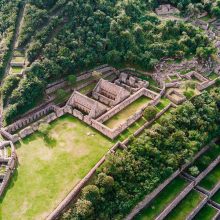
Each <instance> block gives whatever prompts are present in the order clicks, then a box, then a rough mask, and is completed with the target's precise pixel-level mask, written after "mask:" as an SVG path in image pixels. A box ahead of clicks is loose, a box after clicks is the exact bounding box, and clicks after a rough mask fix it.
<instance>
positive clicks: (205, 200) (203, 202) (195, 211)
mask: <svg viewBox="0 0 220 220" xmlns="http://www.w3.org/2000/svg"><path fill="white" fill-rule="evenodd" d="M208 200H209V197H207V196H205V198H204V199H203V200H202V201H201V202H200V203H199V204H198V205H197V206H196V208H194V209H193V211H192V212H191V213H190V214H189V215H188V216H187V218H186V220H192V219H193V218H194V217H195V216H196V214H197V213H198V212H199V211H200V210H201V209H202V208H203V206H204V205H205V204H206V203H207V202H208Z"/></svg>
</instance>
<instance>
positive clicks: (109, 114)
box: [97, 88, 158, 123]
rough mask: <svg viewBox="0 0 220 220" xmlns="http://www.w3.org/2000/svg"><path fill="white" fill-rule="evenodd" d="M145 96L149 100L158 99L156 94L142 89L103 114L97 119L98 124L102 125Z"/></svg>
mask: <svg viewBox="0 0 220 220" xmlns="http://www.w3.org/2000/svg"><path fill="white" fill-rule="evenodd" d="M143 95H144V96H147V97H149V98H151V99H156V98H157V97H158V94H157V93H155V92H153V91H150V90H148V89H145V88H142V89H140V90H139V91H137V92H136V93H134V94H133V95H131V96H130V97H129V98H127V99H126V100H124V101H123V102H121V103H120V104H118V105H116V106H115V107H113V108H112V109H111V110H109V111H108V112H107V113H105V114H103V115H102V116H101V117H99V118H98V119H97V121H98V122H100V123H103V122H105V121H107V120H108V119H109V118H111V117H112V116H113V115H115V114H117V113H118V112H120V111H121V110H122V109H124V108H125V107H127V106H128V105H130V104H131V103H132V102H134V101H135V100H137V99H138V98H140V97H141V96H143Z"/></svg>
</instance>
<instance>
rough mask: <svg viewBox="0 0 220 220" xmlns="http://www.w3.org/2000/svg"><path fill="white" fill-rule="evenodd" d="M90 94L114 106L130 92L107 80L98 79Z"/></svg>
mask: <svg viewBox="0 0 220 220" xmlns="http://www.w3.org/2000/svg"><path fill="white" fill-rule="evenodd" d="M92 96H93V97H94V98H95V99H96V100H98V101H100V102H102V103H104V104H105V105H108V106H115V105H117V104H119V103H120V102H122V101H123V100H125V99H126V98H128V97H129V96H130V92H128V91H127V90H126V89H124V88H122V87H121V86H117V85H116V84H114V83H111V82H109V81H107V80H104V79H100V80H99V82H98V83H97V85H96V87H95V88H94V90H93V93H92Z"/></svg>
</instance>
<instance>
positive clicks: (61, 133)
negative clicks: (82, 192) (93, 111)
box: [0, 115, 113, 220]
mask: <svg viewBox="0 0 220 220" xmlns="http://www.w3.org/2000/svg"><path fill="white" fill-rule="evenodd" d="M49 133H50V135H51V136H52V138H53V139H52V140H50V141H48V140H47V141H46V140H44V138H43V137H42V135H40V134H39V133H34V134H33V135H31V136H29V137H27V138H26V139H24V140H23V141H22V142H21V143H19V144H17V145H16V148H17V154H18V158H19V166H18V168H17V170H16V172H15V173H14V176H13V178H12V180H11V181H10V184H9V186H8V189H7V191H6V193H5V195H4V197H3V198H1V200H0V219H5V220H6V219H7V220H14V219H18V218H17V217H18V216H19V219H22V220H29V219H31V220H34V219H37V220H38V219H45V217H46V216H47V215H48V214H49V213H50V212H51V211H52V210H53V209H54V208H55V207H56V206H57V205H58V203H59V202H60V201H62V199H63V198H64V197H65V196H66V195H67V194H68V192H69V191H70V190H71V189H72V188H73V187H74V186H75V185H76V184H77V183H78V182H79V181H80V180H81V179H82V178H83V177H84V176H85V175H86V174H87V173H88V172H89V170H90V169H91V168H92V167H93V166H94V165H95V164H96V163H97V162H98V161H99V159H100V158H101V157H102V156H103V155H104V154H105V153H106V152H107V151H108V149H109V148H110V147H111V146H112V145H113V143H112V142H111V141H110V140H108V139H106V138H105V137H103V136H102V135H101V134H99V133H97V132H96V131H95V130H93V129H91V128H90V127H88V126H87V125H85V124H84V123H82V122H80V121H79V120H77V119H76V118H74V117H72V116H70V115H65V116H63V117H61V118H60V119H58V120H56V121H54V122H53V123H52V124H51V129H50V131H49ZM88 133H90V134H92V135H88Z"/></svg>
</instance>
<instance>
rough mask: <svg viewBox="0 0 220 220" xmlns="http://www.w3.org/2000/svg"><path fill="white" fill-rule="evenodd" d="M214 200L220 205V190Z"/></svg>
mask: <svg viewBox="0 0 220 220" xmlns="http://www.w3.org/2000/svg"><path fill="white" fill-rule="evenodd" d="M212 200H213V201H215V202H217V203H219V204H220V190H219V191H218V192H217V193H215V195H214V196H213V197H212Z"/></svg>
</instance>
